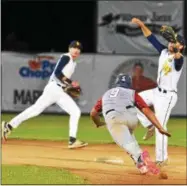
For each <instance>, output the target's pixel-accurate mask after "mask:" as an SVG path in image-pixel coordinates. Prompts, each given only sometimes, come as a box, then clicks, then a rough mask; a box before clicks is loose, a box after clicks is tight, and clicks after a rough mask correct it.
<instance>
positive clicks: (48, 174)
mask: <svg viewBox="0 0 187 186" xmlns="http://www.w3.org/2000/svg"><path fill="white" fill-rule="evenodd" d="M69 183H71V184H87V183H88V182H87V181H85V180H84V179H82V178H81V177H79V176H77V175H74V174H71V173H70V172H68V171H66V170H63V169H59V168H51V167H40V166H30V165H24V166H15V165H14V166H12V165H3V166H2V184H37V185H39V184H69Z"/></svg>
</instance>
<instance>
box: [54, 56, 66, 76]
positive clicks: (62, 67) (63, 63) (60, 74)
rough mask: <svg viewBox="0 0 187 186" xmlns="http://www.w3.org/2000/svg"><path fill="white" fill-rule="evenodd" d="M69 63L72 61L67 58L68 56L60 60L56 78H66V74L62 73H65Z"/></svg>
mask: <svg viewBox="0 0 187 186" xmlns="http://www.w3.org/2000/svg"><path fill="white" fill-rule="evenodd" d="M69 61H70V57H69V56H67V55H63V56H62V57H61V58H60V60H59V62H58V64H57V67H56V69H55V75H56V77H58V78H59V77H62V76H66V74H63V73H62V71H63V69H64V67H65V66H66V65H67V64H68V63H69Z"/></svg>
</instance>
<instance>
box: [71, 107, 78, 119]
mask: <svg viewBox="0 0 187 186" xmlns="http://www.w3.org/2000/svg"><path fill="white" fill-rule="evenodd" d="M70 115H71V116H73V117H76V118H80V116H81V110H80V108H79V107H76V108H75V109H73V110H72V112H71V113H70Z"/></svg>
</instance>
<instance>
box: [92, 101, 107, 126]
mask: <svg viewBox="0 0 187 186" xmlns="http://www.w3.org/2000/svg"><path fill="white" fill-rule="evenodd" d="M101 112H102V100H101V98H100V99H99V100H97V103H96V104H95V105H94V107H93V108H92V110H91V112H90V118H91V120H92V121H93V122H94V124H95V125H96V127H97V128H98V127H100V126H103V125H105V122H103V121H101V117H100V114H101Z"/></svg>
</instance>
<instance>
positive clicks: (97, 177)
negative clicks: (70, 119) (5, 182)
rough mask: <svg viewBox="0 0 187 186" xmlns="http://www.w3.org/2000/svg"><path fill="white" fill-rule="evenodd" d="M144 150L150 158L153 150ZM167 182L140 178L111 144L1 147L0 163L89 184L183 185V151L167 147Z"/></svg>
mask: <svg viewBox="0 0 187 186" xmlns="http://www.w3.org/2000/svg"><path fill="white" fill-rule="evenodd" d="M143 148H146V149H147V150H148V151H149V152H150V154H151V156H152V158H154V147H153V146H149V147H143ZM109 156H115V157H119V158H122V159H123V160H124V161H125V163H124V165H112V164H106V163H98V162H94V159H95V158H97V157H109ZM169 158H170V159H169V160H170V163H169V165H168V166H167V167H165V168H164V169H165V171H167V174H168V179H167V180H161V179H159V178H158V176H150V175H149V176H148V175H146V176H145V175H140V174H139V172H138V170H137V169H136V167H135V166H134V164H133V162H132V160H131V159H130V157H129V156H128V155H127V154H126V153H124V152H123V150H122V149H120V148H119V147H118V146H116V145H115V144H107V145H89V146H88V147H86V148H84V149H77V150H69V149H67V144H66V143H62V142H51V141H28V140H9V141H8V142H7V143H6V144H3V145H2V164H14V165H15V164H19V165H23V164H24V165H40V166H50V167H59V168H63V169H66V170H69V171H71V172H72V173H75V174H77V175H80V176H81V177H83V178H85V179H87V180H88V181H90V182H91V183H92V184H185V183H186V148H182V147H169Z"/></svg>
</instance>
